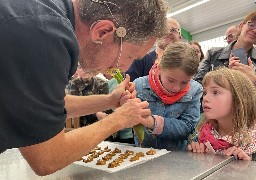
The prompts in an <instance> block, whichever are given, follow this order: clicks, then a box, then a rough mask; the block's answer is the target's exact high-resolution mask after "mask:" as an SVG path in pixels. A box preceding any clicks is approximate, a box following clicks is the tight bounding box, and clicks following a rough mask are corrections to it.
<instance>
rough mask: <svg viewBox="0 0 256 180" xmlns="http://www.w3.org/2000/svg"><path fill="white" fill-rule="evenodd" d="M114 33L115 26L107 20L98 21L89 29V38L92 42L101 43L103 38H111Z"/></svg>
mask: <svg viewBox="0 0 256 180" xmlns="http://www.w3.org/2000/svg"><path fill="white" fill-rule="evenodd" d="M115 31H116V28H115V25H114V23H113V22H112V21H109V20H99V21H96V22H94V23H93V24H92V25H91V28H90V36H91V40H92V41H93V42H98V41H100V42H102V41H103V39H104V38H106V37H108V36H113V37H114V33H115Z"/></svg>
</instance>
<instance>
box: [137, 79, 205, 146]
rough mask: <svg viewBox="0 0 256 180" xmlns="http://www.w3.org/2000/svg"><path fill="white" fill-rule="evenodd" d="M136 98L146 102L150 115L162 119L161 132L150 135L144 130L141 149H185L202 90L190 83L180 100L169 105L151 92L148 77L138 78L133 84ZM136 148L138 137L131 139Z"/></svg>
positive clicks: (194, 122) (196, 83)
mask: <svg viewBox="0 0 256 180" xmlns="http://www.w3.org/2000/svg"><path fill="white" fill-rule="evenodd" d="M134 83H135V85H136V91H137V97H138V98H140V99H141V100H142V101H148V103H149V109H150V110H151V113H152V115H158V116H162V117H164V128H163V132H162V133H161V134H159V135H152V134H150V133H148V131H147V130H146V128H144V132H145V139H144V141H143V143H142V147H148V148H150V147H152V148H156V149H167V150H185V149H186V147H187V139H188V136H189V134H192V133H193V132H194V131H195V125H196V123H197V122H198V120H199V119H200V98H201V96H202V94H203V87H202V86H201V84H199V83H198V82H196V81H194V80H191V81H190V89H189V91H188V92H187V94H186V95H185V96H183V97H182V98H181V99H180V100H179V101H177V102H176V103H174V104H172V105H170V104H165V103H163V102H162V100H161V99H160V98H159V97H158V96H157V94H156V93H155V92H154V91H153V90H152V89H151V87H150V85H149V82H148V76H144V77H140V78H138V79H136V80H135V81H134ZM134 140H135V144H136V145H138V138H137V136H136V135H135V137H134Z"/></svg>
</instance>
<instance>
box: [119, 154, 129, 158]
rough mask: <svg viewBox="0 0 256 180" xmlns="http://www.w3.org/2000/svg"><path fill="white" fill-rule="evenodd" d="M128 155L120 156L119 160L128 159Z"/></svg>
mask: <svg viewBox="0 0 256 180" xmlns="http://www.w3.org/2000/svg"><path fill="white" fill-rule="evenodd" d="M128 156H129V155H128V154H120V155H119V158H121V159H127V158H128Z"/></svg>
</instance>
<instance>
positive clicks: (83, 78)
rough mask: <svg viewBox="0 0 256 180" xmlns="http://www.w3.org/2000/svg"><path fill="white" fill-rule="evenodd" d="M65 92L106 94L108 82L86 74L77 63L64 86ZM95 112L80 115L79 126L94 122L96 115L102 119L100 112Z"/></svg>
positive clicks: (83, 94) (80, 94) (77, 94)
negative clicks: (75, 68) (70, 77)
mask: <svg viewBox="0 0 256 180" xmlns="http://www.w3.org/2000/svg"><path fill="white" fill-rule="evenodd" d="M66 93H67V94H70V95H76V96H89V95H93V94H108V93H109V90H108V82H107V81H105V80H103V79H102V78H100V77H97V76H92V77H90V76H89V77H88V75H87V74H85V73H84V71H83V70H82V68H81V65H80V64H78V67H77V71H76V73H75V74H74V76H73V77H72V79H71V80H70V81H69V84H68V85H67V87H66ZM97 113H99V115H97ZM97 113H93V114H89V115H85V116H80V117H79V119H80V126H87V125H90V124H93V123H95V122H96V121H98V116H99V117H100V119H102V118H101V113H100V112H97Z"/></svg>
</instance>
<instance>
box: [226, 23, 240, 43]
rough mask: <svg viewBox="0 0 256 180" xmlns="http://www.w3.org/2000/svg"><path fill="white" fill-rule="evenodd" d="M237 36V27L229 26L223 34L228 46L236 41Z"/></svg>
mask: <svg viewBox="0 0 256 180" xmlns="http://www.w3.org/2000/svg"><path fill="white" fill-rule="evenodd" d="M238 34H239V29H238V25H233V26H230V27H229V28H228V29H227V31H226V33H225V36H226V37H225V40H226V41H227V43H228V44H230V43H231V42H233V41H235V40H237V36H238Z"/></svg>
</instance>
